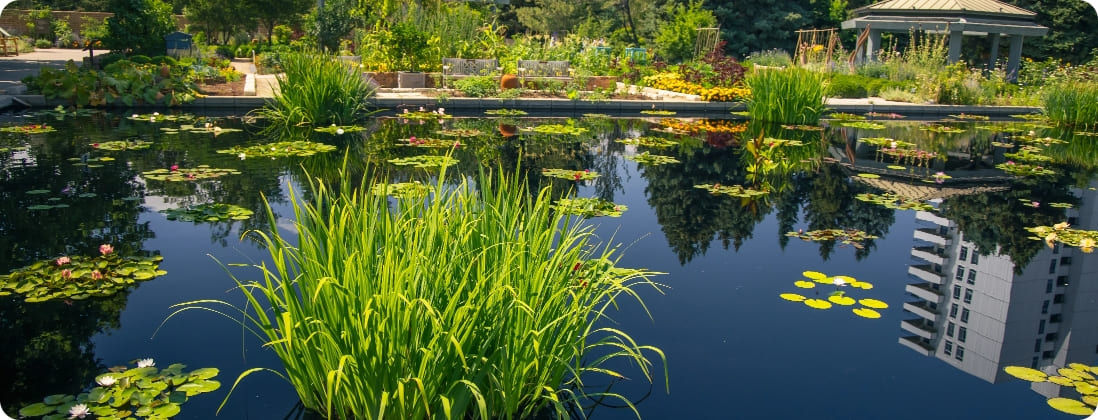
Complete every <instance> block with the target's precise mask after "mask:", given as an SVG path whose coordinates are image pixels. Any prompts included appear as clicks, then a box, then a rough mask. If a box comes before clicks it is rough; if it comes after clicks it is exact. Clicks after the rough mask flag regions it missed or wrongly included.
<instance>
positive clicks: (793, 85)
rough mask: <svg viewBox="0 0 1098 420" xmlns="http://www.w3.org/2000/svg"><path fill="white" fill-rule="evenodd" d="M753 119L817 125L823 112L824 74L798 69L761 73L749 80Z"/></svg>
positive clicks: (757, 71) (748, 102)
mask: <svg viewBox="0 0 1098 420" xmlns="http://www.w3.org/2000/svg"><path fill="white" fill-rule="evenodd" d="M746 80H747V86H748V87H749V88H751V98H750V99H748V101H747V111H748V114H749V115H750V116H751V119H753V120H758V121H765V122H773V123H782V124H816V123H818V122H819V121H820V115H821V114H823V111H824V80H825V76H824V75H823V74H822V73H817V72H813V71H809V70H804V69H799V68H785V69H780V70H779V69H760V68H756V69H755V70H754V71H753V72H751V74H750V75H748V76H747V79H746Z"/></svg>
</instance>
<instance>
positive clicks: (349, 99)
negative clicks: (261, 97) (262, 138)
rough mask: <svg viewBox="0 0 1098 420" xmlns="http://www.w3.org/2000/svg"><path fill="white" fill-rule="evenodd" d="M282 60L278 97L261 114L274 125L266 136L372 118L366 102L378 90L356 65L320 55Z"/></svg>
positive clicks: (290, 55) (291, 55)
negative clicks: (300, 127)
mask: <svg viewBox="0 0 1098 420" xmlns="http://www.w3.org/2000/svg"><path fill="white" fill-rule="evenodd" d="M281 60H282V69H283V71H284V73H283V74H282V75H280V76H279V77H278V94H276V95H275V97H274V100H273V101H272V102H270V103H268V104H267V105H266V106H264V107H263V108H262V109H260V110H259V114H260V115H261V116H263V117H266V118H267V119H268V120H269V121H270V125H269V126H267V127H266V128H265V131H266V132H268V133H277V132H281V131H286V130H289V129H290V128H292V127H295V126H311V127H324V126H328V125H330V124H337V125H347V124H353V123H354V122H355V121H358V120H359V119H361V118H363V117H365V116H366V115H367V114H369V112H370V108H371V107H370V104H369V103H368V102H367V101H366V100H367V98H369V97H371V96H373V95H374V91H375V89H374V87H373V86H371V85H370V84H369V83H368V82H367V80H366V79H365V78H363V77H362V76H361V74H360V73H359V71H358V69H357V68H356V67H354V66H353V65H351V64H348V63H346V62H344V61H341V60H339V59H338V58H335V57H332V56H330V55H326V54H321V53H316V52H301V53H288V54H283V55H282V56H281Z"/></svg>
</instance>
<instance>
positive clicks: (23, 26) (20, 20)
mask: <svg viewBox="0 0 1098 420" xmlns="http://www.w3.org/2000/svg"><path fill="white" fill-rule="evenodd" d="M27 14H28V11H27V10H20V9H8V8H4V12H3V14H0V28H4V30H5V31H8V33H9V34H12V35H16V36H23V35H26V36H33V35H34V34H31V33H29V31H28V29H27ZM50 14H52V15H53V19H54V20H67V21H68V22H69V27H70V28H72V31H73V33H75V34H80V32H81V31H82V30H83V29H84V21H85V20H86V19H85V17H90V18H93V19H95V21H96V22H102V21H103V19H106V18H108V17H111V16H114V13H106V12H71V11H58V10H55V11H51V12H50ZM174 17H175V26H176V27H177V28H179V30H183V27H184V26H186V25H187V18H185V17H184V16H183V15H175V16H174ZM35 32H36V33H37V34H38V35H39V36H41V37H44V38H49V39H53V33H52V32H51V31H50V25H49V22H48V21H46V20H42V21H39V22H38V23H37V24H36V25H35Z"/></svg>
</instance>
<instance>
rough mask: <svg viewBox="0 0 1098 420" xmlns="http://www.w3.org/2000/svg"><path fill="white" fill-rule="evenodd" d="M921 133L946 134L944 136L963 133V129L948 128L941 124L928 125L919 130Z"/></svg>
mask: <svg viewBox="0 0 1098 420" xmlns="http://www.w3.org/2000/svg"><path fill="white" fill-rule="evenodd" d="M919 129H920V130H923V131H929V132H931V133H946V134H960V133H964V132H965V129H963V128H958V127H950V126H948V125H941V124H928V125H924V126H922V127H920V128H919Z"/></svg>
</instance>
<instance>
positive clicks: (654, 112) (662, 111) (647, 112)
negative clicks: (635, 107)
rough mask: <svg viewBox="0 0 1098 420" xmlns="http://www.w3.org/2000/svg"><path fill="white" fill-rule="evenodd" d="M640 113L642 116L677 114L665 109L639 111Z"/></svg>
mask: <svg viewBox="0 0 1098 420" xmlns="http://www.w3.org/2000/svg"><path fill="white" fill-rule="evenodd" d="M640 113H641V114H644V115H675V114H677V112H675V111H668V110H666V109H646V110H644V111H641V112H640Z"/></svg>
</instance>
